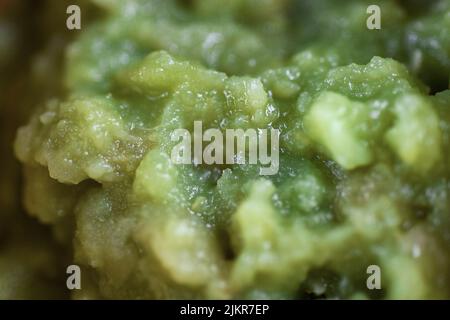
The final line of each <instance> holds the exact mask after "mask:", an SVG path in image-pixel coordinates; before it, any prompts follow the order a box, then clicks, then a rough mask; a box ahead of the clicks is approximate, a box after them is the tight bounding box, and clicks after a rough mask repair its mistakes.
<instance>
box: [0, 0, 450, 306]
mask: <svg viewBox="0 0 450 320" xmlns="http://www.w3.org/2000/svg"><path fill="white" fill-rule="evenodd" d="M372 2H373V1H366V0H358V1H356V0H355V1H352V0H348V1H325V0H315V1H300V0H264V1H261V0H192V1H181V0H178V1H175V0H147V1H144V0H142V1H141V0H130V1H113V0H94V1H92V3H93V4H89V5H90V6H92V5H93V6H94V7H95V8H96V10H98V11H99V16H98V17H96V18H95V19H92V22H90V23H89V24H88V23H86V25H83V28H82V30H81V31H80V32H79V35H78V36H77V37H76V39H74V40H73V41H71V43H70V44H69V45H68V46H67V48H66V50H65V56H64V58H63V61H64V72H62V74H61V75H60V78H58V79H60V80H59V82H61V83H62V84H63V85H62V87H63V90H62V92H61V93H59V94H57V95H54V96H53V97H52V98H50V99H46V100H45V101H44V102H43V103H41V104H39V105H38V106H37V107H36V109H35V111H34V112H33V115H32V116H31V118H30V119H29V122H28V123H27V124H26V125H24V126H23V127H21V128H20V129H19V130H18V133H17V137H16V141H15V151H16V155H17V157H18V159H19V160H20V161H21V163H22V167H23V174H24V183H25V185H24V193H23V200H24V205H25V207H26V210H27V212H28V213H29V214H30V215H31V216H32V217H35V218H36V219H38V220H39V221H40V222H41V223H42V224H45V225H48V226H50V227H51V229H52V234H53V237H52V239H53V240H51V241H53V242H57V243H58V245H59V246H61V247H63V248H65V251H66V253H68V254H69V255H70V256H71V257H70V258H69V259H68V261H70V263H73V264H77V265H79V266H80V267H81V270H82V289H81V290H75V291H73V293H72V297H73V298H128V299H138V298H161V299H164V298H214V299H226V298H277V299H279V298H283V299H285V298H286V299H292V298H355V299H356V298H385V299H408V298H419V299H422V298H423V299H430V298H450V271H449V270H450V249H449V248H450V91H449V90H448V87H449V75H450V2H449V1H448V0H441V1H423V2H420V1H412V2H410V1H387V0H386V1H384V0H381V1H376V3H377V4H378V5H379V6H380V8H381V14H382V28H381V30H368V29H367V27H366V19H367V17H368V14H367V12H366V9H367V7H368V6H369V5H370V4H372ZM84 4H85V2H82V4H81V6H83V5H84ZM86 5H88V4H87V2H86ZM82 8H83V7H82ZM82 10H83V9H82ZM194 121H202V122H203V126H204V127H205V128H207V127H208V128H219V129H226V128H241V129H247V128H276V129H279V130H280V132H281V135H280V168H279V172H278V173H277V174H276V175H273V176H260V175H259V171H258V167H257V166H254V165H175V164H173V163H172V162H171V160H170V154H171V150H172V148H173V146H174V144H175V142H173V141H171V139H170V133H171V132H172V131H173V130H175V129H177V128H186V129H188V130H190V131H192V130H193V123H194ZM49 241H50V240H49ZM45 252H47V251H45V250H43V253H42V255H44V254H45ZM15 255H17V254H15ZM21 258H22V259H25V260H26V258H25V257H21ZM17 259H19V258H17ZM42 259H44V260H43V261H45V263H47V264H49V265H50V264H51V265H53V266H54V265H55V263H53V264H52V260H51V259H45V257H44V256H43V258H42ZM9 261H10V260H8V259H3V258H0V270H2V268H7V267H8V266H7V264H8V263H11V262H9ZM45 263H44V262H41V264H43V266H41V268H45ZM370 265H378V266H379V267H380V269H381V274H382V281H381V283H382V289H381V290H368V289H367V287H366V279H367V277H368V274H367V272H366V269H367V267H368V266H370ZM49 268H50V267H49ZM0 274H3V273H2V272H0ZM0 281H1V278H0ZM2 283H3V282H2ZM2 288H3V287H2ZM2 288H0V290H3V289H2Z"/></svg>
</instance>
